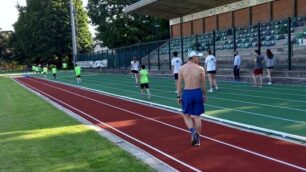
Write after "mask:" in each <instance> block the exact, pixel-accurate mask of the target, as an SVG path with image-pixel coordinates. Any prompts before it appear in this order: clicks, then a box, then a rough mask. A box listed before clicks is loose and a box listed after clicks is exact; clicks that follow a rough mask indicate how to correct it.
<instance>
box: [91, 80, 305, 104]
mask: <svg viewBox="0 0 306 172" xmlns="http://www.w3.org/2000/svg"><path fill="white" fill-rule="evenodd" d="M95 76H98V77H99V78H102V79H107V78H106V77H105V76H103V75H95ZM119 77H121V78H126V77H122V76H119ZM87 79H89V80H91V79H90V78H87ZM152 83H154V84H153V85H158V86H159V87H165V88H174V87H171V86H167V85H165V83H166V82H165V81H163V82H157V81H152ZM156 83H162V85H160V84H156ZM222 89H228V90H238V91H250V92H258V91H261V90H247V89H237V88H233V87H230V88H229V87H222ZM266 92H269V91H266ZM219 93H220V94H232V95H242V94H236V93H223V92H219ZM273 94H278V93H277V92H273ZM280 94H286V95H287V94H289V93H280ZM294 95H295V96H296V95H298V96H304V95H301V94H294ZM243 96H248V97H259V98H265V99H277V100H285V101H292V102H299V103H306V100H305V101H298V100H291V99H282V98H275V97H271V96H267V97H262V96H254V95H243Z"/></svg>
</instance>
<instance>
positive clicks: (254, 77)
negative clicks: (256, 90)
mask: <svg viewBox="0 0 306 172" xmlns="http://www.w3.org/2000/svg"><path fill="white" fill-rule="evenodd" d="M253 81H254V86H256V85H257V82H256V76H255V74H253Z"/></svg>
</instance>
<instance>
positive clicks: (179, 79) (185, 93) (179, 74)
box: [32, 49, 275, 146]
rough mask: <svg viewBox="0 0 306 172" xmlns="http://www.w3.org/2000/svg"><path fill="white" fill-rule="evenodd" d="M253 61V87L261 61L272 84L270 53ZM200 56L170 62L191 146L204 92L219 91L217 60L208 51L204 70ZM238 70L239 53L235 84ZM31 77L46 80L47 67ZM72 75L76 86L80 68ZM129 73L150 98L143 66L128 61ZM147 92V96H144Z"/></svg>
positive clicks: (35, 68) (194, 54)
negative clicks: (41, 76)
mask: <svg viewBox="0 0 306 172" xmlns="http://www.w3.org/2000/svg"><path fill="white" fill-rule="evenodd" d="M255 53H256V54H257V56H256V58H255V59H254V60H255V68H254V70H253V79H254V86H256V87H262V73H263V61H266V64H267V66H268V74H269V75H268V77H269V83H268V84H272V81H271V71H272V69H273V67H274V63H275V60H274V58H273V54H272V52H271V51H270V50H267V53H266V54H267V55H266V57H263V56H262V55H261V54H260V52H259V51H255ZM202 56H203V54H202V53H199V52H198V51H195V50H190V51H189V52H188V61H187V62H186V63H185V64H183V60H182V58H180V57H178V53H177V52H173V58H172V60H171V66H172V72H173V77H174V81H175V88H176V90H175V93H176V94H177V103H178V104H180V105H181V106H182V112H183V118H184V122H185V124H186V126H187V128H188V129H189V131H190V133H191V144H192V145H194V146H200V135H201V119H200V116H201V115H202V114H204V113H205V109H204V103H205V102H206V101H207V93H206V92H215V91H219V87H218V84H217V80H216V72H217V60H216V57H215V56H214V55H213V54H212V51H211V50H210V49H209V50H207V56H206V58H205V61H204V67H202V66H201V57H202ZM240 66H241V57H240V55H239V54H238V51H235V52H234V77H235V81H239V80H240V76H239V70H240ZM62 67H63V69H67V64H66V63H65V64H63V66H62ZM32 70H33V73H43V74H44V77H45V78H46V77H47V73H48V66H47V65H45V66H44V67H43V68H41V65H37V66H36V65H33V66H32ZM51 71H52V74H53V78H54V79H56V73H57V69H56V66H55V65H51ZM74 73H75V76H76V82H77V84H80V83H81V67H80V66H79V65H77V64H76V65H75V68H74ZM131 73H132V77H133V78H134V79H135V86H136V87H138V86H140V92H141V95H142V96H147V97H148V98H150V97H151V93H150V86H149V72H148V70H147V69H146V66H145V65H144V64H142V65H140V64H139V62H138V61H137V59H136V58H133V60H132V61H131ZM206 74H207V75H208V80H209V86H210V88H209V89H208V90H207V89H206ZM257 76H259V78H260V79H259V80H260V81H259V84H257V82H256V77H257ZM145 92H146V94H145Z"/></svg>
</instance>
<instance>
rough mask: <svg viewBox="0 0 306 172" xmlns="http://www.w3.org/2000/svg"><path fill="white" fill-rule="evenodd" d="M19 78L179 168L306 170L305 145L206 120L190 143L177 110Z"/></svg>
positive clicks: (20, 80) (285, 171)
mask: <svg viewBox="0 0 306 172" xmlns="http://www.w3.org/2000/svg"><path fill="white" fill-rule="evenodd" d="M16 81H17V82H19V83H21V84H23V85H25V86H27V87H29V88H30V89H32V90H35V91H37V92H39V93H40V94H42V95H44V96H46V97H48V98H50V99H51V100H53V101H54V102H57V103H58V104H60V105H62V106H64V107H66V108H67V109H69V110H71V111H73V112H75V113H76V114H78V115H79V116H81V117H83V118H85V119H87V120H88V121H90V122H92V123H93V124H95V125H96V126H98V127H101V128H103V129H106V130H108V131H110V132H112V133H113V134H115V135H117V136H119V137H120V138H122V139H124V140H126V141H128V142H130V143H132V144H134V145H135V146H137V147H139V148H141V149H143V150H145V151H146V152H148V153H150V154H151V155H153V156H155V157H157V158H158V159H160V160H162V161H164V162H165V163H167V164H169V165H170V166H172V167H174V168H175V169H177V170H179V171H222V172H224V171H235V172H240V171H241V172H245V171H248V172H252V171H254V172H258V171H277V172H290V171H306V147H305V146H302V145H297V144H294V143H289V142H286V141H282V140H278V139H273V138H270V137H266V136H262V135H258V134H254V133H249V132H245V131H241V130H238V129H233V128H229V127H226V126H222V125H218V124H215V123H212V122H208V121H203V122H202V125H203V134H202V136H201V141H202V142H201V146H200V147H191V145H190V134H189V133H188V131H187V130H186V129H185V125H184V123H183V119H182V117H181V116H180V115H178V114H177V113H174V112H169V111H166V110H161V109H157V108H154V107H150V106H146V105H142V104H138V103H133V102H130V101H126V100H122V99H118V98H113V97H109V96H106V95H102V94H98V93H94V92H90V91H86V90H83V89H79V88H75V87H71V86H67V85H63V84H58V83H54V82H49V81H46V80H41V79H34V78H17V79H16Z"/></svg>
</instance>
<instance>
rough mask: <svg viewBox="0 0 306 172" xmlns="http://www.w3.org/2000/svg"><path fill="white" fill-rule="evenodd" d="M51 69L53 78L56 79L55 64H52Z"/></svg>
mask: <svg viewBox="0 0 306 172" xmlns="http://www.w3.org/2000/svg"><path fill="white" fill-rule="evenodd" d="M51 70H52V75H53V79H54V80H56V73H57V69H56V66H55V65H53V66H52V69H51Z"/></svg>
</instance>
